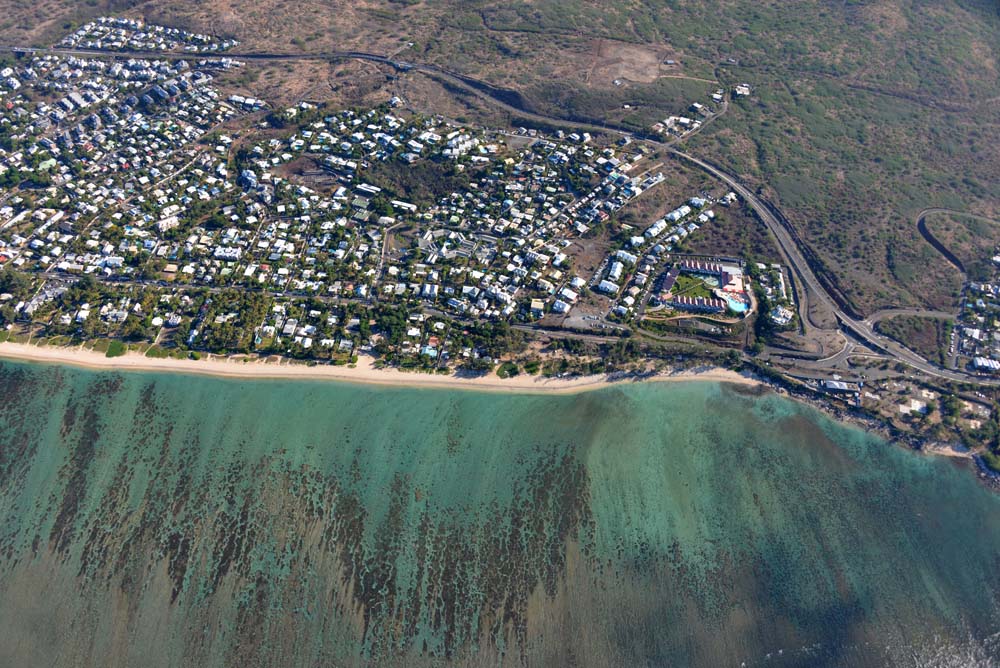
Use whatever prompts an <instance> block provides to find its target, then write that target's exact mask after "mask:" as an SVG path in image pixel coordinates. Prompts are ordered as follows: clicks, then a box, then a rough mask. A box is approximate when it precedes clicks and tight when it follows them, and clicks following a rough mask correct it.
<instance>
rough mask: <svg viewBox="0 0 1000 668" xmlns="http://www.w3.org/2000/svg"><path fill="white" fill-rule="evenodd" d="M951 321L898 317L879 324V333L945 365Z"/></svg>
mask: <svg viewBox="0 0 1000 668" xmlns="http://www.w3.org/2000/svg"><path fill="white" fill-rule="evenodd" d="M953 324H954V323H953V322H952V321H950V320H941V319H939V318H921V317H918V316H897V317H895V318H889V319H887V320H883V321H881V322H879V323H878V331H880V332H882V333H883V334H885V335H886V336H889V337H892V338H894V339H896V340H897V341H902V342H905V344H906V345H907V347H909V348H911V349H912V350H914V351H916V352H917V353H919V354H920V355H922V356H923V357H925V358H927V359H929V360H932V361H934V362H938V363H940V364H944V361H945V358H946V356H947V351H948V336H949V333H950V331H951V326H952V325H953Z"/></svg>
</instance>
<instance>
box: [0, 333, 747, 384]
mask: <svg viewBox="0 0 1000 668" xmlns="http://www.w3.org/2000/svg"><path fill="white" fill-rule="evenodd" d="M0 359H6V360H10V361H15V362H17V361H19V362H35V363H41V364H60V365H67V366H73V367H77V368H83V369H90V370H97V371H140V372H141V371H146V372H160V373H180V374H194V375H201V376H216V377H220V378H242V379H246V380H263V379H274V380H332V381H340V382H347V383H359V384H363V385H382V386H390V387H414V388H415V387H430V388H436V389H459V390H477V391H483V392H509V393H516V394H575V393H577V392H587V391H593V390H600V389H603V388H606V387H611V386H613V385H616V384H620V383H623V382H684V381H688V382H689V381H699V380H700V381H703V382H717V383H732V384H738V385H744V386H751V387H759V386H764V385H766V383H764V382H763V381H761V380H759V379H757V378H754V377H752V376H750V375H744V374H741V373H737V372H735V371H731V370H729V369H723V368H720V367H711V366H705V367H697V368H694V369H686V370H683V371H677V372H674V373H656V374H649V375H636V374H632V373H623V374H602V375H598V376H575V377H572V378H544V377H541V376H530V375H527V374H521V375H518V376H514V377H512V378H500V377H498V376H497V375H496V374H495V373H493V372H491V373H489V374H485V375H475V376H471V375H469V376H466V375H457V374H454V373H453V374H449V375H441V374H429V373H421V372H407V371H401V370H399V369H396V368H391V367H390V368H377V367H376V366H375V359H374V358H372V357H368V356H361V357H359V359H358V363H357V364H356V365H355V366H354V367H349V366H334V365H332V364H319V365H313V366H309V365H307V364H301V363H296V362H289V361H282V362H267V361H264V360H260V359H255V360H252V361H244V360H242V359H233V358H229V357H210V358H208V359H201V360H192V359H173V358H158V357H146V356H144V355H141V354H138V353H133V352H129V353H126V354H125V355H122V356H120V357H107V356H106V355H104V354H103V353H100V352H96V351H93V350H87V349H84V348H66V347H61V346H54V347H47V346H35V345H31V344H26V343H10V342H4V343H0Z"/></svg>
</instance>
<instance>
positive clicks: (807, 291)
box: [0, 46, 1000, 385]
mask: <svg viewBox="0 0 1000 668" xmlns="http://www.w3.org/2000/svg"><path fill="white" fill-rule="evenodd" d="M0 51H6V52H27V53H35V52H42V53H54V54H61V55H71V56H89V57H103V58H109V57H110V58H137V57H138V58H146V57H148V58H160V59H162V58H171V59H184V60H201V59H206V58H233V59H240V60H260V61H267V60H333V59H358V60H368V61H373V62H379V63H384V64H387V65H391V66H392V67H394V68H396V69H398V70H400V71H411V70H416V71H419V72H423V73H426V74H431V75H434V76H438V77H443V78H445V79H447V80H448V81H450V82H451V83H455V84H457V85H459V86H461V87H463V88H466V89H468V90H471V91H473V92H474V93H476V94H477V95H480V96H481V97H484V98H488V99H489V100H491V101H492V102H493V103H494V104H496V105H498V106H500V107H502V108H505V109H507V110H509V111H511V112H514V113H516V114H518V115H519V116H522V117H527V118H529V119H536V120H539V121H542V122H545V123H546V124H555V125H563V126H566V127H576V128H579V129H584V130H595V131H605V132H608V131H610V132H616V133H618V134H623V135H633V134H634V133H632V132H630V131H628V130H627V129H624V128H617V127H614V126H607V125H602V124H598V123H593V122H590V121H586V120H584V121H580V120H576V119H566V118H558V117H554V116H546V115H544V114H538V113H536V112H532V111H528V110H526V109H523V108H520V107H518V106H517V103H521V104H523V103H524V100H523V98H521V96H520V95H519V94H518V93H516V92H513V91H507V90H504V89H501V88H498V87H496V86H493V85H492V84H490V83H488V82H486V81H482V80H479V79H475V78H473V77H467V76H465V75H462V74H458V73H456V72H451V71H449V70H446V69H444V68H441V67H437V66H435V65H422V64H418V63H411V62H406V61H402V60H396V59H394V58H390V57H388V56H384V55H379V54H374V53H366V52H363V51H334V52H329V53H317V54H261V53H256V54H255V53H235V52H225V53H216V54H183V53H176V54H170V53H158V52H150V53H146V52H107V51H95V50H88V49H59V48H49V49H35V48H22V47H2V46H0ZM635 136H637V137H639V138H642V139H646V140H649V141H651V142H652V143H655V144H657V145H659V146H663V147H665V148H666V149H667V150H668V151H670V152H671V153H673V154H674V155H676V156H678V157H680V158H682V159H684V160H687V161H688V162H690V163H691V164H693V165H696V166H698V167H699V168H701V169H702V170H703V171H705V172H707V173H709V174H711V175H712V176H714V177H715V178H717V179H719V180H721V181H723V182H724V183H726V184H728V185H729V187H730V188H732V189H733V190H734V191H735V192H737V193H738V194H739V195H740V196H741V197H743V199H744V201H746V202H747V203H748V204H749V205H750V206H751V207H752V208H753V209H754V211H756V212H757V215H758V216H759V217H760V218H761V220H762V221H763V222H764V224H765V225H766V226H767V228H768V229H769V230H770V231H771V233H772V235H774V237H775V239H776V240H777V242H778V246H779V250H780V251H781V253H782V255H783V257H784V259H785V261H786V262H787V264H788V266H789V267H790V268H791V269H792V271H793V272H794V273H795V275H796V276H797V277H798V279H799V283H800V284H801V285H802V286H803V290H801V294H800V295H799V296H800V305H799V308H800V315H802V316H803V318H802V319H803V321H808V322H809V323H810V324H811V325H812V326H813V327H815V328H816V329H823V330H830V329H833V328H831V327H826V326H824V325H825V324H826V323H821V324H819V325H817V324H816V323H815V322H814V321H813V320H812V313H813V311H812V308H813V306H818V307H820V308H824V309H826V310H828V312H830V313H831V314H832V315H833V316H834V317H835V318H836V319H837V321H838V322H839V329H841V330H843V331H845V332H847V333H848V334H851V335H853V336H854V337H856V338H857V339H859V340H860V341H861V342H863V343H865V344H866V345H868V346H870V347H871V348H872V349H873V350H876V351H878V350H881V351H883V352H885V353H887V354H888V355H890V356H892V357H893V358H895V359H897V360H898V361H901V362H904V363H906V364H908V365H910V366H912V367H913V368H915V369H917V370H919V371H922V372H923V373H925V374H927V375H929V376H934V377H937V378H942V379H945V380H950V381H955V382H960V383H966V382H971V383H980V384H988V385H1000V380H996V379H987V378H983V377H981V376H977V375H974V374H969V373H965V372H961V371H949V370H947V369H942V368H940V367H937V366H936V365H934V364H931V363H930V362H928V361H927V360H926V359H924V358H923V357H921V356H920V355H918V354H916V353H915V352H913V351H912V350H910V349H908V348H906V347H904V346H902V345H900V344H898V343H896V342H895V341H892V340H891V339H888V338H887V337H884V336H882V335H880V334H878V333H876V332H875V330H874V327H873V324H872V323H871V322H868V321H866V320H858V319H856V318H854V317H852V316H851V315H849V314H847V313H845V312H844V311H843V310H842V309H841V308H840V307H839V306H838V304H837V303H836V301H835V300H834V298H833V297H832V296H831V295H830V293H829V292H828V291H827V290H826V288H824V286H823V285H822V283H821V282H820V280H819V279H818V278H817V277H816V275H815V273H814V272H813V270H812V268H811V267H810V265H809V263H808V261H807V260H806V258H805V255H804V254H803V253H802V251H801V250H800V247H799V242H798V240H797V239H795V234H794V231H792V230H791V229H790V226H787V225H786V223H785V221H784V220H783V216H781V215H780V211H778V209H777V208H774V207H772V206H770V205H767V204H765V203H764V202H763V201H762V200H761V199H760V198H758V197H757V196H756V194H755V193H754V192H753V191H752V190H750V189H749V188H748V187H747V186H745V185H743V183H741V182H740V181H739V180H738V179H737V178H736V177H735V176H733V175H731V174H729V173H728V172H725V171H723V170H722V169H720V168H718V167H716V166H715V165H712V164H711V163H709V162H706V161H705V160H702V159H700V158H696V157H694V156H692V155H690V154H687V153H684V152H682V151H680V150H679V149H677V148H675V147H673V146H672V145H670V144H668V143H664V142H660V141H658V140H655V139H651V138H649V137H641V136H639V135H635ZM845 350H846V347H845ZM843 352H844V351H841V353H838V354H843ZM834 357H836V355H835V356H834Z"/></svg>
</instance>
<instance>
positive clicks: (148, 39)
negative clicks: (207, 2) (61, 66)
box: [59, 16, 239, 53]
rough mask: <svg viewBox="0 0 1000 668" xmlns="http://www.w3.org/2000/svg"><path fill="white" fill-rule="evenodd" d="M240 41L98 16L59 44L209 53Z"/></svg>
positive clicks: (62, 45)
mask: <svg viewBox="0 0 1000 668" xmlns="http://www.w3.org/2000/svg"><path fill="white" fill-rule="evenodd" d="M237 44H239V42H237V41H236V40H234V39H218V38H216V37H213V36H211V35H202V34H199V33H193V32H189V31H187V30H181V29H180V28H168V27H166V26H161V25H154V24H149V23H146V22H144V21H141V20H139V19H128V18H122V17H115V16H101V17H99V18H97V19H94V20H93V21H90V22H88V23H86V24H84V25H82V26H80V27H79V28H78V29H77V30H76V31H74V32H73V33H72V34H70V35H68V36H66V37H65V38H63V40H62V41H61V42H59V46H61V47H63V48H72V49H96V50H105V51H177V50H183V51H184V52H187V53H211V52H219V51H226V50H227V49H231V48H233V47H235V46H236V45H237Z"/></svg>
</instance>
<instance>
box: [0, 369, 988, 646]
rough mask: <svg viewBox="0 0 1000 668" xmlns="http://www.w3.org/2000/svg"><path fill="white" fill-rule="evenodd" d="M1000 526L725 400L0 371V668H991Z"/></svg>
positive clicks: (918, 471) (970, 506)
mask: <svg viewBox="0 0 1000 668" xmlns="http://www.w3.org/2000/svg"><path fill="white" fill-rule="evenodd" d="M998 511H1000V500H998V497H997V496H996V494H994V493H992V492H990V491H988V490H986V489H985V488H983V487H982V486H981V485H980V484H979V483H978V482H977V480H976V479H975V477H974V476H973V475H972V473H971V472H970V471H969V470H967V469H966V468H964V467H962V466H960V465H956V464H955V463H954V462H951V461H946V460H939V459H932V458H928V457H923V456H920V455H918V454H915V453H912V452H909V451H906V450H903V449H901V448H898V447H895V446H892V445H890V444H887V443H885V442H882V441H880V440H878V439H876V438H873V437H871V436H869V435H867V434H865V433H864V432H862V431H860V430H857V429H854V428H848V427H845V426H842V425H838V424H835V423H833V422H831V421H830V420H828V419H826V418H824V417H823V416H821V415H819V414H817V413H816V412H815V411H813V410H811V409H809V408H808V407H804V406H802V405H799V404H797V403H794V402H790V401H787V400H784V399H782V398H780V397H777V396H774V395H771V394H766V393H765V394H763V395H760V396H756V395H754V394H753V393H751V394H747V391H746V390H739V389H737V388H731V387H727V386H721V385H717V384H711V383H683V384H635V385H626V386H620V387H614V388H611V389H607V390H602V391H599V392H589V393H583V394H579V395H563V396H515V395H494V394H486V393H471V392H460V391H441V390H427V389H419V390H416V389H389V388H370V387H360V386H352V385H348V384H334V383H322V382H302V381H297V382H284V381H257V382H244V381H235V380H223V379H210V378H202V377H189V376H182V375H157V374H139V373H132V374H113V373H93V372H86V371H79V370H72V369H68V368H60V367H43V366H30V365H16V364H2V365H0V666H6V665H11V666H14V665H16V666H32V665H39V666H42V665H44V666H52V665H57V666H59V665H74V666H91V665H93V666H132V665H143V666H158V665H163V666H181V665H185V666H186V665H190V666H203V665H204V666H232V665H241V664H243V665H249V666H271V665H282V666H315V665H323V666H326V665H336V666H355V665H356V666H363V665H373V664H377V665H399V666H420V665H435V666H436V665H484V666H485V665H489V666H505V665H511V666H517V665H582V666H610V665H625V666H639V665H651V666H729V665H732V666H740V665H741V664H745V665H746V666H894V665H896V666H970V665H982V666H988V665H996V664H995V663H994V661H995V658H996V652H997V651H998V641H997V639H996V637H995V636H994V634H995V633H996V632H997V630H998V624H997V621H998V615H997V612H998V611H997V601H998V600H1000V599H998V585H997V582H996V575H995V574H996V573H997V567H998V565H1000V512H998Z"/></svg>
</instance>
